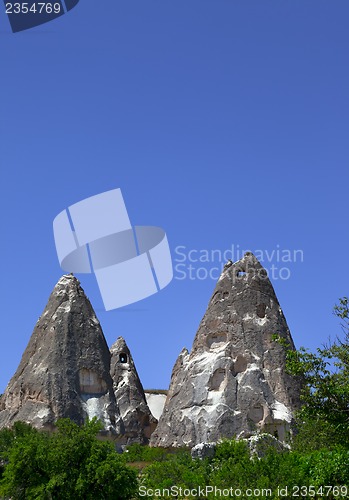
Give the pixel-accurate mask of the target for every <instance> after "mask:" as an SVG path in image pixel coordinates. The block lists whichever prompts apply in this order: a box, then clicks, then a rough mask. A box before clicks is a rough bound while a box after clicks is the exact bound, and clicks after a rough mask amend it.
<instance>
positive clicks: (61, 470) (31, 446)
mask: <svg viewBox="0 0 349 500" xmlns="http://www.w3.org/2000/svg"><path fill="white" fill-rule="evenodd" d="M100 429H101V425H100V424H99V422H97V420H96V419H93V420H92V421H90V422H87V423H86V424H85V425H84V426H82V427H79V426H78V425H76V424H74V423H73V422H71V421H70V420H69V419H62V420H60V421H58V422H57V432H55V433H53V434H48V433H45V432H39V431H37V430H35V429H32V428H31V427H30V426H25V427H23V424H20V423H17V424H15V427H14V428H13V429H12V430H11V431H8V432H10V434H8V432H7V433H3V434H2V433H0V446H1V443H2V442H3V443H4V444H3V450H4V451H3V456H4V457H5V462H6V463H5V467H4V472H3V475H2V479H1V481H0V494H2V495H6V496H11V498H13V499H14V500H22V499H23V500H24V499H25V500H34V499H35V500H46V499H52V500H54V499H57V500H58V499H59V500H68V499H69V500H70V499H72V498H74V499H76V500H80V499H81V500H82V499H83V500H90V499H91V500H92V499H96V498H98V499H100V500H104V499H106V500H109V499H110V500H112V499H113V500H114V499H115V498H118V499H119V500H128V499H130V498H132V497H133V496H134V494H135V492H136V489H137V473H136V471H135V470H133V469H131V468H129V467H127V466H126V465H125V464H124V461H123V460H122V459H121V457H120V456H119V455H118V453H116V451H115V450H114V447H113V445H112V444H111V443H109V442H105V441H100V440H98V439H97V434H98V432H99V431H100ZM11 433H12V434H11Z"/></svg>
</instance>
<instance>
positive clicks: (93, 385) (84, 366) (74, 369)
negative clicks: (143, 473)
mask: <svg viewBox="0 0 349 500" xmlns="http://www.w3.org/2000/svg"><path fill="white" fill-rule="evenodd" d="M94 416H96V417H98V418H99V419H100V420H101V421H102V422H103V424H104V427H105V430H106V431H108V432H111V433H112V434H116V435H120V434H123V433H124V429H123V423H122V421H121V418H120V415H119V411H118V408H117V404H116V400H115V395H114V390H113V381H112V378H111V376H110V352H109V349H108V346H107V343H106V341H105V338H104V335H103V332H102V329H101V326H100V324H99V321H98V319H97V318H96V315H95V313H94V311H93V308H92V306H91V303H90V301H89V300H88V298H87V297H86V295H85V293H84V291H83V290H82V288H81V286H80V283H79V281H78V280H77V278H75V277H74V276H72V275H65V276H63V277H62V278H61V279H60V280H59V281H58V283H57V285H56V286H55V288H54V290H53V292H52V293H51V295H50V298H49V300H48V303H47V306H46V307H45V310H44V312H43V314H42V316H41V317H40V318H39V320H38V322H37V324H36V326H35V328H34V331H33V334H32V336H31V338H30V340H29V343H28V346H27V348H26V350H25V352H24V354H23V356H22V360H21V362H20V364H19V367H18V369H17V371H16V373H15V374H14V376H13V377H12V379H11V381H10V382H9V384H8V386H7V388H6V391H5V393H4V395H3V397H2V398H1V400H0V428H1V427H4V426H8V425H11V423H12V422H14V421H15V420H22V421H24V422H28V423H31V424H32V425H34V426H36V427H38V428H49V429H50V428H52V427H53V425H54V423H55V421H56V420H57V419H59V418H62V417H67V418H70V419H72V420H73V421H75V422H76V423H78V424H81V423H83V422H84V420H85V419H86V418H87V417H89V418H92V417H94Z"/></svg>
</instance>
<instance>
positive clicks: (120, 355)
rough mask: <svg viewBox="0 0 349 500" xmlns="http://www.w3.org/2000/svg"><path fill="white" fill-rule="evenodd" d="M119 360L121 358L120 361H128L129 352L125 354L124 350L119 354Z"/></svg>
mask: <svg viewBox="0 0 349 500" xmlns="http://www.w3.org/2000/svg"><path fill="white" fill-rule="evenodd" d="M119 360H120V363H127V354H125V353H124V352H122V353H121V354H119Z"/></svg>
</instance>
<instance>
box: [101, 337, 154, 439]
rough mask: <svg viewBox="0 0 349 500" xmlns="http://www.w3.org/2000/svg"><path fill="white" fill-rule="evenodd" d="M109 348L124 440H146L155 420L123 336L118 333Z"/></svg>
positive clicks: (152, 429) (111, 371)
mask: <svg viewBox="0 0 349 500" xmlns="http://www.w3.org/2000/svg"><path fill="white" fill-rule="evenodd" d="M110 352H111V355H112V357H111V370H110V373H111V376H112V379H113V383H114V393H115V398H116V401H117V403H118V407H119V411H120V415H121V418H122V421H123V424H124V429H125V434H124V436H123V443H125V444H130V443H134V442H138V443H143V444H145V443H148V442H149V438H150V435H151V433H152V432H153V431H154V429H155V427H156V425H157V420H156V419H155V418H154V417H153V415H152V414H151V412H150V410H149V407H148V404H147V402H146V398H145V394H144V390H143V386H142V384H141V381H140V379H139V376H138V373H137V370H136V367H135V364H134V361H133V358H132V356H131V353H130V350H129V348H128V346H127V344H126V342H125V340H124V339H123V338H122V337H119V338H118V339H117V341H116V342H115V343H114V344H113V345H112V347H111V349H110Z"/></svg>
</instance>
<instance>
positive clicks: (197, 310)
mask: <svg viewBox="0 0 349 500" xmlns="http://www.w3.org/2000/svg"><path fill="white" fill-rule="evenodd" d="M348 15H349V3H348V1H347V0H336V1H331V2H330V1H328V0H327V1H324V0H302V1H301V0H272V1H271V0H247V1H238V0H215V1H213V0H188V1H174V0H127V1H116V0H103V2H100V1H98V0H81V1H80V3H79V4H78V6H77V7H75V8H74V9H73V10H72V11H71V12H70V13H68V14H66V15H64V16H62V17H61V18H59V19H57V20H55V21H53V22H50V23H48V24H46V25H42V26H40V27H38V28H34V29H32V30H28V31H25V32H21V33H17V34H12V33H11V30H10V26H9V23H8V20H7V18H6V16H5V13H4V11H3V10H1V12H0V57H1V84H0V85H1V93H0V103H1V112H0V165H1V174H0V175H1V231H2V238H1V262H2V270H1V288H2V292H1V297H2V298H1V313H2V314H1V317H2V342H1V350H0V392H2V391H3V390H4V389H5V387H6V384H7V383H8V381H9V379H10V377H11V376H12V375H13V373H14V372H15V370H16V368H17V366H18V363H19V361H20V358H21V355H22V353H23V351H24V349H25V347H26V345H27V342H28V340H29V338H30V335H31V333H32V330H33V328H34V325H35V323H36V321H37V319H38V317H39V316H40V314H41V312H42V310H43V308H44V306H45V304H46V302H47V299H48V296H49V294H50V292H51V290H52V288H53V287H54V285H55V283H56V282H57V280H58V279H59V277H60V276H61V274H62V271H61V270H60V267H59V264H58V260H57V257H56V252H55V247H54V240H53V234H52V221H53V219H54V217H55V216H56V215H57V214H58V213H59V212H60V211H61V210H63V209H64V208H66V207H67V206H69V205H71V204H73V203H75V202H77V201H80V200H82V199H84V198H86V197H88V196H92V195H94V194H97V193H100V192H103V191H107V190H109V189H114V188H117V187H120V188H121V189H122V192H123V195H124V199H125V202H126V204H127V208H128V212H129V216H130V218H131V221H132V223H133V224H137V225H157V226H161V227H163V228H164V229H165V230H166V233H167V236H168V240H169V243H170V247H171V251H172V255H173V258H174V259H175V262H174V264H175V266H176V265H178V264H179V263H178V262H177V261H176V259H179V258H183V257H182V256H178V247H179V246H181V247H185V250H183V248H182V249H181V251H182V252H183V251H184V252H185V253H186V254H187V255H188V252H189V251H190V250H198V251H202V250H207V251H209V252H210V251H211V250H215V249H216V250H220V251H222V252H223V251H224V250H227V249H231V247H232V245H235V248H238V246H239V248H240V249H251V250H257V249H259V250H262V251H263V252H264V255H266V252H269V254H270V253H271V252H272V251H273V250H276V249H280V250H284V251H287V250H289V251H291V252H293V251H294V250H301V251H302V253H303V259H302V261H300V260H299V259H296V261H295V262H291V263H285V262H277V260H278V259H276V258H275V256H274V259H272V261H271V262H263V264H264V265H266V267H267V268H268V267H269V268H270V266H271V265H274V266H276V267H277V268H278V270H279V271H278V272H279V274H278V272H276V279H274V280H273V284H274V287H275V290H276V293H277V295H278V298H279V300H280V303H281V306H282V308H283V310H284V312H285V315H286V318H287V321H288V324H289V326H290V329H291V332H292V335H293V338H294V341H295V343H296V345H297V346H298V347H299V346H300V345H304V346H307V347H310V348H312V349H314V348H315V347H316V346H319V345H321V343H323V342H325V341H326V340H327V339H328V336H329V335H332V336H333V335H336V334H337V333H339V332H340V328H339V324H338V321H337V319H336V318H335V317H334V316H333V315H332V307H333V305H334V304H335V303H336V301H337V300H338V298H339V297H341V296H343V295H348V294H349V290H348V287H349V280H348V278H349V263H348V251H349V231H348V230H349V228H348V177H349V174H348V166H349V165H348V164H349V152H348V125H349V123H348V122H349V119H348V116H349V100H348V93H349V92H348V89H349V64H348V53H349V31H348V27H347V23H348ZM192 255H194V254H192ZM186 264H188V265H189V264H191V265H192V266H193V267H194V272H193V274H194V278H195V279H189V277H188V276H187V278H186V279H178V278H179V277H182V276H183V275H182V274H180V273H179V272H177V271H176V269H175V279H174V280H173V281H172V283H171V284H170V285H169V286H168V287H167V288H166V289H164V290H163V291H162V292H161V293H158V294H156V295H154V296H152V297H150V298H148V299H145V300H143V301H141V302H139V303H136V304H132V305H130V306H127V307H124V308H122V309H120V310H114V311H110V312H105V311H103V306H102V300H101V298H100V296H99V291H98V288H97V285H96V282H95V280H94V277H93V276H88V275H81V276H79V278H80V279H81V282H82V286H83V287H84V289H85V291H86V293H87V295H88V296H89V298H90V299H91V301H92V304H93V306H94V307H95V309H96V313H97V315H98V317H99V319H100V321H101V324H102V327H103V330H104V334H105V336H106V338H107V341H108V343H109V344H111V343H112V342H114V341H115V340H116V338H117V337H118V336H119V335H122V336H124V337H125V339H126V341H127V343H128V344H129V347H130V348H131V351H132V353H133V356H134V359H135V362H136V365H137V368H138V371H139V374H140V376H141V379H142V382H143V385H144V387H146V388H166V387H167V386H168V383H169V380H170V375H171V370H172V367H173V364H174V362H175V360H176V358H177V356H178V354H179V352H180V350H181V349H182V347H183V346H187V347H188V348H190V347H191V344H192V341H193V338H194V335H195V332H196V330H197V327H198V325H199V322H200V320H201V318H202V315H203V314H204V311H205V309H206V306H207V303H208V301H209V298H210V296H211V293H212V291H213V288H214V286H215V281H214V280H212V279H210V278H207V279H199V277H202V276H204V274H205V269H206V272H208V271H209V270H210V269H212V268H213V267H217V265H218V266H219V265H222V263H219V262H215V261H214V262H208V263H207V262H206V263H203V262H189V261H188V259H186ZM284 267H286V268H287V269H288V271H281V274H282V273H284V274H282V275H283V276H286V275H287V276H288V274H289V273H290V276H288V279H282V278H281V277H280V269H282V268H284ZM202 268H204V270H202ZM199 269H201V270H199ZM186 272H189V271H188V270H187V271H186Z"/></svg>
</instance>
